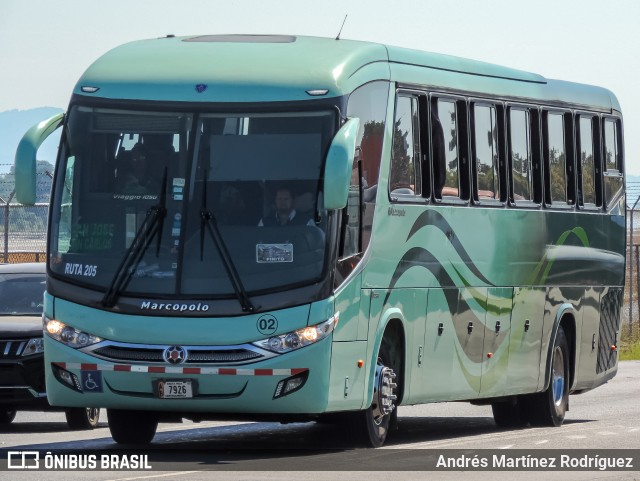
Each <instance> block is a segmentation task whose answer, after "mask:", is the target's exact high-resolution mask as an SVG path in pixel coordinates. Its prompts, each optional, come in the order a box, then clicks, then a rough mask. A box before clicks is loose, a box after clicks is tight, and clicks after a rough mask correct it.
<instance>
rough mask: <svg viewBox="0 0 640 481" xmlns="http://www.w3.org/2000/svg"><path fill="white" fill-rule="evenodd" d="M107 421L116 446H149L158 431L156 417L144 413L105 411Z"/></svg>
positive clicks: (116, 410) (119, 410)
mask: <svg viewBox="0 0 640 481" xmlns="http://www.w3.org/2000/svg"><path fill="white" fill-rule="evenodd" d="M107 419H108V420H109V431H111V437H112V438H113V440H114V441H115V442H116V443H118V444H149V443H150V442H151V440H152V439H153V437H154V436H155V435H156V429H158V416H156V415H155V414H153V413H150V412H145V411H129V410H125V409H107Z"/></svg>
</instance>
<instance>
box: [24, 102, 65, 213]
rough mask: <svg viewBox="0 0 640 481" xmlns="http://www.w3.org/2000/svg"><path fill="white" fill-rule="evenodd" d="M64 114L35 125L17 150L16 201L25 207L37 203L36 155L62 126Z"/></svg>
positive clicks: (28, 131)
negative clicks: (43, 143)
mask: <svg viewBox="0 0 640 481" xmlns="http://www.w3.org/2000/svg"><path fill="white" fill-rule="evenodd" d="M63 118H64V114H56V115H54V116H53V117H51V118H50V119H48V120H43V121H42V122H40V123H38V124H36V125H34V126H33V127H31V128H30V129H29V130H27V133H26V134H24V137H22V140H20V143H19V144H18V148H17V149H16V158H15V177H16V200H17V201H18V202H19V203H21V204H25V205H33V204H35V203H36V154H37V153H38V149H39V148H40V146H41V145H42V142H44V141H45V140H46V139H47V137H49V136H50V135H51V134H52V133H53V132H55V131H56V129H58V127H60V126H61V125H62V119H63Z"/></svg>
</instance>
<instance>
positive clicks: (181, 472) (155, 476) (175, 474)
mask: <svg viewBox="0 0 640 481" xmlns="http://www.w3.org/2000/svg"><path fill="white" fill-rule="evenodd" d="M199 472H200V471H178V472H174V473H166V474H152V475H151V476H136V477H135V478H117V479H110V480H109V481H133V480H134V479H152V478H166V477H167V476H182V475H183V474H193V473H199Z"/></svg>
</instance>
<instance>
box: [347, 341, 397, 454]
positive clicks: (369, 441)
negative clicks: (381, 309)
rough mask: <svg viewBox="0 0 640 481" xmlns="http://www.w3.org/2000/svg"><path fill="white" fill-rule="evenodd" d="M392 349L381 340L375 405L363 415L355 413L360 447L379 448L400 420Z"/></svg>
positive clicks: (375, 383) (375, 381)
mask: <svg viewBox="0 0 640 481" xmlns="http://www.w3.org/2000/svg"><path fill="white" fill-rule="evenodd" d="M390 352H391V346H390V345H389V341H388V340H386V339H383V340H382V345H381V346H380V352H379V353H378V362H377V364H376V372H375V380H374V389H373V401H372V402H371V406H369V408H368V409H365V410H364V411H359V412H357V413H356V418H355V422H356V426H355V427H356V430H355V432H356V435H357V436H358V438H359V441H360V444H362V445H364V446H367V447H373V448H379V447H380V446H382V445H383V444H384V442H385V440H386V439H387V434H388V432H389V427H390V426H391V425H393V424H394V423H393V420H394V418H396V417H397V409H396V404H395V401H396V399H397V395H396V393H397V392H398V391H397V388H398V386H397V382H396V380H397V378H396V373H395V372H394V371H393V369H392V368H391V366H392V364H391V355H390Z"/></svg>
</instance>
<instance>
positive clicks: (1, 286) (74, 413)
mask: <svg viewBox="0 0 640 481" xmlns="http://www.w3.org/2000/svg"><path fill="white" fill-rule="evenodd" d="M45 287H46V270H45V265H44V264H42V263H32V264H31V263H26V264H2V265H0V426H1V425H6V424H9V423H11V422H12V421H13V419H14V418H15V417H16V411H19V410H20V411H43V410H45V411H48V410H53V409H54V408H52V407H51V406H50V405H49V403H48V401H47V393H46V389H45V384H44V352H43V351H44V349H43V342H42V302H43V294H44V291H45ZM64 411H65V414H66V417H67V424H68V425H69V427H70V428H72V429H93V428H95V427H96V426H97V425H98V419H99V417H100V409H98V408H67V409H65V410H64Z"/></svg>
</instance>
